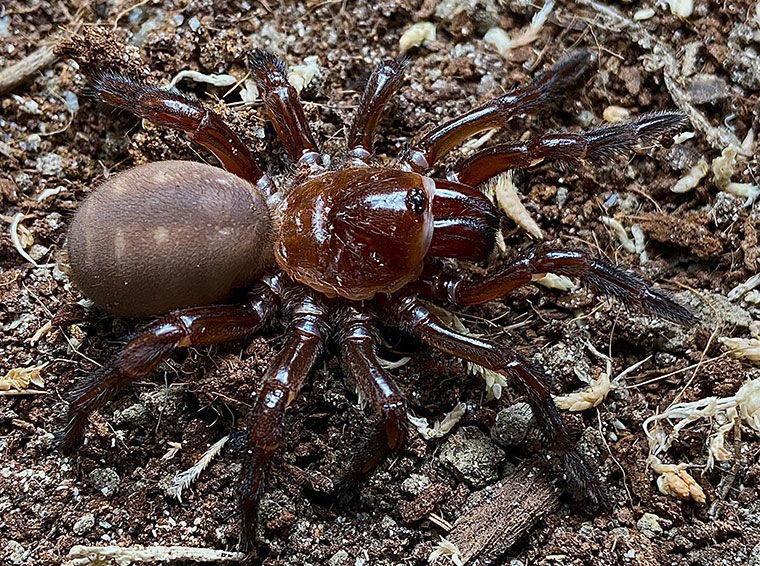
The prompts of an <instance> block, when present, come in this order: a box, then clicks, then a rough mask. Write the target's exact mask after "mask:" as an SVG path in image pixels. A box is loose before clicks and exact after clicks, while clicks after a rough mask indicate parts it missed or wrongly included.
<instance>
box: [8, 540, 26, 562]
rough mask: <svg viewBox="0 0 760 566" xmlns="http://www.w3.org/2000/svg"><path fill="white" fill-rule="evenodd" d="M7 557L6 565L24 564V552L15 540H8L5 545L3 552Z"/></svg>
mask: <svg viewBox="0 0 760 566" xmlns="http://www.w3.org/2000/svg"><path fill="white" fill-rule="evenodd" d="M4 554H6V555H7V560H8V564H24V563H25V562H26V556H25V554H26V552H25V551H24V547H23V546H21V543H19V542H16V541H15V540H9V541H8V544H6V545H5V552H4Z"/></svg>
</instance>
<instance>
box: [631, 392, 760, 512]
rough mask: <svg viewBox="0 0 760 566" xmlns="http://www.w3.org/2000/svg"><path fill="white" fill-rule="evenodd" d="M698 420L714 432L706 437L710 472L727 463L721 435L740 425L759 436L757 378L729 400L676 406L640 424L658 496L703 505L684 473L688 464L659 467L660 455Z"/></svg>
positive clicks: (699, 491) (728, 454)
mask: <svg viewBox="0 0 760 566" xmlns="http://www.w3.org/2000/svg"><path fill="white" fill-rule="evenodd" d="M700 419H709V420H710V421H711V422H714V423H716V424H717V428H713V431H712V432H711V433H710V434H709V435H708V438H707V441H706V443H705V444H706V446H707V460H706V462H705V468H706V469H711V468H712V467H713V466H714V464H715V462H716V461H719V462H722V461H726V460H730V459H731V452H729V451H728V450H727V449H726V446H725V444H726V439H725V435H726V433H728V432H729V431H731V430H732V429H734V427H736V426H738V425H739V424H740V423H743V424H744V425H746V426H748V427H750V428H751V429H752V430H754V431H755V432H756V433H760V378H756V379H752V380H749V381H747V382H746V383H744V384H743V385H742V386H741V387H740V388H739V390H738V391H737V392H736V394H735V395H732V396H730V397H721V398H718V397H707V398H705V399H699V400H697V401H692V402H688V403H677V404H675V405H672V406H670V407H668V408H667V409H666V410H665V411H664V412H663V413H660V414H657V415H652V416H651V417H649V418H648V419H646V420H645V421H644V424H643V428H644V433H645V434H646V436H647V441H648V443H649V457H648V458H647V462H648V463H649V465H650V466H651V467H652V469H653V470H654V471H655V472H656V473H658V474H660V477H659V478H658V479H657V485H658V487H659V488H660V491H661V492H662V493H665V494H668V495H673V496H674V497H679V498H681V499H693V500H694V501H696V502H698V503H704V502H705V497H704V492H703V491H702V489H701V488H700V487H699V485H698V484H697V483H696V482H695V481H694V478H692V477H691V476H690V475H689V474H688V473H687V472H686V468H687V467H688V464H684V463H680V464H663V463H662V461H661V460H660V455H662V454H665V453H666V452H667V450H668V448H669V447H670V445H671V444H672V443H673V442H674V441H675V440H676V439H677V438H678V435H679V433H680V431H681V430H683V429H684V428H685V427H686V426H688V425H690V424H691V423H694V422H695V421H698V420H700ZM665 422H667V423H670V424H672V426H673V430H672V431H671V432H670V433H669V434H668V433H666V432H665V429H664V428H663V423H665Z"/></svg>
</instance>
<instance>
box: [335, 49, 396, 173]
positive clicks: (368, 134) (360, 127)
mask: <svg viewBox="0 0 760 566" xmlns="http://www.w3.org/2000/svg"><path fill="white" fill-rule="evenodd" d="M405 70H406V62H405V61H404V60H399V59H385V60H384V61H383V62H382V63H380V65H379V66H378V67H377V68H376V69H375V70H374V71H373V72H372V75H371V76H370V77H369V81H367V86H366V87H365V88H364V94H362V99H361V101H360V102H359V109H358V110H357V111H356V116H355V117H354V123H353V124H352V125H351V130H349V133H348V151H349V155H350V156H351V157H353V158H354V160H355V161H358V162H359V163H363V164H368V162H369V158H370V156H371V155H372V145H373V143H374V140H375V130H376V129H377V122H378V120H379V119H380V115H381V114H382V112H383V108H384V107H385V104H386V103H387V102H388V100H389V99H390V97H391V96H393V93H394V92H396V91H397V90H398V89H399V87H400V86H401V79H402V78H403V76H404V71H405Z"/></svg>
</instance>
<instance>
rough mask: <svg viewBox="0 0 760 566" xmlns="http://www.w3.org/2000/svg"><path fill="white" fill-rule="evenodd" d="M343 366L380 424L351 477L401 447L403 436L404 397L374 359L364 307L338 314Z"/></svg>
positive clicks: (374, 339)
mask: <svg viewBox="0 0 760 566" xmlns="http://www.w3.org/2000/svg"><path fill="white" fill-rule="evenodd" d="M339 320H340V328H341V335H340V342H341V349H342V351H343V366H344V368H345V370H346V372H347V373H348V374H350V375H351V377H353V378H354V379H355V380H356V383H357V385H358V386H359V389H360V390H361V393H362V394H363V395H364V396H365V398H367V399H368V400H369V402H370V403H371V404H372V406H373V407H374V408H375V410H376V411H377V413H378V414H379V415H380V417H381V419H382V422H381V423H380V427H379V428H378V430H377V431H376V433H375V434H374V435H373V436H372V437H371V438H370V439H369V441H368V442H367V444H366V445H365V446H363V447H362V449H361V450H360V453H359V454H357V457H356V459H355V461H354V463H353V466H352V468H353V469H352V472H353V473H354V474H355V475H357V476H358V475H361V474H365V473H367V472H368V471H370V470H371V469H372V468H374V467H375V466H376V465H377V464H378V463H379V462H380V460H381V458H382V457H383V456H384V455H385V454H386V453H388V452H395V451H396V450H399V449H401V448H402V446H403V445H404V441H405V439H406V433H407V418H406V397H405V396H404V394H403V393H402V392H401V390H400V389H399V388H398V385H396V384H395V383H394V382H393V379H392V378H391V377H390V376H389V375H388V374H387V373H386V372H385V370H384V369H383V367H382V366H381V365H380V360H378V358H377V353H376V344H377V342H378V336H377V330H376V328H375V325H374V321H373V317H372V315H371V314H370V313H369V312H368V310H367V309H366V307H359V306H354V305H353V304H347V305H346V306H345V307H344V308H343V309H342V310H341V312H340V318H339Z"/></svg>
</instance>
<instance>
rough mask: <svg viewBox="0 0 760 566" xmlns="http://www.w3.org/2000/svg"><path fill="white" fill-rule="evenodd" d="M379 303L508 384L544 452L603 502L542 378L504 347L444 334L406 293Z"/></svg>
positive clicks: (437, 322) (433, 340) (417, 330)
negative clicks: (526, 409) (531, 419)
mask: <svg viewBox="0 0 760 566" xmlns="http://www.w3.org/2000/svg"><path fill="white" fill-rule="evenodd" d="M380 302H381V304H382V306H383V307H384V308H386V309H387V310H388V311H389V312H390V313H391V314H392V315H393V316H394V317H395V318H396V320H397V321H398V322H399V324H400V325H401V327H402V328H405V329H406V330H408V331H410V332H412V333H413V334H414V335H416V336H417V337H418V338H420V339H421V340H422V341H423V342H425V343H427V344H428V345H430V346H432V347H433V348H435V349H437V350H440V351H442V352H445V353H447V354H451V355H453V356H456V357H458V358H462V359H464V360H467V361H469V362H472V363H475V364H479V365H481V366H483V367H486V368H488V369H490V370H492V371H495V372H498V373H500V374H502V375H504V376H505V377H508V378H510V380H511V382H512V383H513V384H514V385H515V387H516V388H517V390H518V391H519V392H520V393H521V394H522V395H524V396H525V398H526V401H527V402H528V403H529V404H530V406H531V408H532V409H533V413H534V415H535V416H536V421H537V422H538V425H539V428H540V431H541V434H542V436H543V438H544V440H545V441H546V442H547V444H548V445H549V447H550V448H551V449H552V450H554V451H555V452H557V453H558V454H559V455H560V456H561V457H562V459H563V462H564V464H565V469H566V471H567V474H568V476H569V477H570V479H571V480H572V481H573V482H575V483H576V484H577V485H578V486H580V487H581V488H582V489H583V490H584V492H585V493H587V494H588V495H589V497H590V498H591V500H592V501H593V502H594V503H602V502H604V501H605V496H604V492H603V490H602V488H601V486H600V485H599V482H598V480H597V478H596V476H595V475H594V473H593V472H592V471H591V470H590V469H589V468H588V466H587V465H586V464H585V462H584V461H583V459H582V458H581V456H580V454H578V452H577V451H576V449H575V447H574V446H573V443H572V441H571V439H570V437H569V435H568V433H567V429H566V428H565V424H564V422H563V421H562V418H561V417H560V415H559V412H558V411H557V407H556V406H555V404H554V401H553V400H552V397H551V394H550V392H549V387H548V384H547V380H546V378H545V377H544V376H543V375H542V374H541V372H540V371H539V370H538V369H537V368H536V367H534V366H533V365H532V364H531V363H530V362H528V361H527V360H526V359H524V358H523V357H522V356H521V355H520V354H518V353H517V352H516V351H514V349H513V348H511V347H509V346H508V345H506V344H504V343H498V344H497V343H496V342H492V341H489V340H484V339H480V338H477V337H475V336H467V335H465V334H460V333H458V332H456V331H454V330H452V329H450V328H448V327H447V326H446V325H445V324H443V322H441V320H440V319H439V318H438V317H436V316H435V315H434V314H433V313H431V312H430V310H429V309H428V308H427V307H426V306H425V305H424V303H423V302H422V301H421V300H420V299H419V298H418V297H417V296H416V295H415V294H414V293H413V292H411V291H408V290H402V291H400V292H397V293H394V294H393V295H385V296H384V297H381V298H380Z"/></svg>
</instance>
